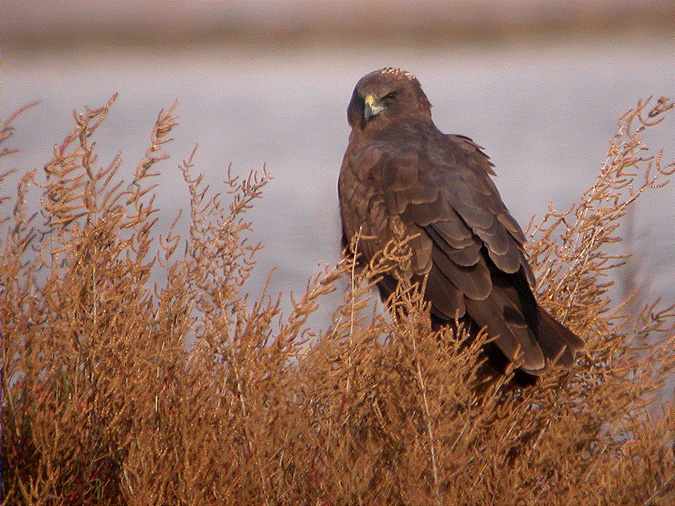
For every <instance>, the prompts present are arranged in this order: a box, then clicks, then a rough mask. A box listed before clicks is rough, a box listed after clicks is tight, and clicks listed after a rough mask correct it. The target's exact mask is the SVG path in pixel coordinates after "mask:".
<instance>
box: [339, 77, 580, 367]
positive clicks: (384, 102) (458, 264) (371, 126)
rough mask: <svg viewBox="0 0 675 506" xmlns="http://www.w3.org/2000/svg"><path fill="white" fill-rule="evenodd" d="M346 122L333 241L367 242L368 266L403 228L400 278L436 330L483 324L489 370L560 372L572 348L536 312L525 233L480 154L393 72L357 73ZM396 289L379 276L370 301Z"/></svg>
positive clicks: (573, 340)
mask: <svg viewBox="0 0 675 506" xmlns="http://www.w3.org/2000/svg"><path fill="white" fill-rule="evenodd" d="M347 117H348V121H349V125H350V126H351V134H350V137H349V145H348V146H347V150H346V152H345V155H344V159H343V162H342V167H341V169H340V177H339V181H338V195H339V201H340V216H341V220H342V232H343V244H345V245H348V244H350V243H352V239H353V238H354V236H355V235H356V234H362V235H363V236H366V237H372V239H369V240H360V241H358V242H357V244H358V246H357V247H358V253H359V254H360V255H361V258H363V259H364V260H365V261H369V260H370V259H372V258H373V255H375V254H376V253H377V251H378V250H381V249H382V248H383V247H384V246H385V245H386V244H387V243H388V242H389V241H390V240H392V239H394V238H395V237H398V236H397V234H400V231H401V230H403V232H404V233H405V235H406V236H408V237H412V240H411V242H410V243H409V245H410V249H411V252H412V259H411V262H410V269H411V272H409V273H407V275H408V276H409V277H410V278H411V279H412V280H413V282H419V283H420V285H421V286H423V287H424V290H425V291H424V296H425V299H426V300H427V301H429V302H430V306H431V317H432V321H433V322H434V323H435V324H436V325H437V326H438V325H443V324H449V323H452V322H453V321H455V319H456V317H460V318H462V319H465V320H467V321H468V322H470V323H471V325H474V326H478V327H479V328H482V327H487V331H488V333H489V334H490V335H491V336H495V337H497V339H496V340H495V341H494V343H495V344H496V348H495V349H494V350H492V351H491V352H490V354H492V355H494V353H496V354H497V355H499V357H497V362H498V363H500V364H501V366H500V367H503V366H504V365H505V364H507V363H508V362H514V365H515V366H516V367H517V368H519V369H520V370H521V371H523V372H524V373H525V376H527V377H530V375H532V376H535V377H536V376H537V375H539V374H541V373H542V372H543V371H544V370H545V369H546V366H547V363H548V362H549V361H552V360H554V359H556V358H557V359H558V363H560V364H564V365H568V366H569V365H571V364H572V363H573V361H574V353H575V351H576V350H577V349H579V348H580V347H581V346H582V345H583V342H582V341H581V340H580V339H579V338H578V337H577V336H576V335H574V334H573V333H572V332H571V331H570V330H568V329H567V328H566V327H565V326H563V325H562V324H560V323H559V322H557V321H556V320H555V319H554V318H553V317H552V316H551V315H550V314H549V313H548V312H546V310H544V309H543V308H542V307H541V306H539V305H538V304H537V302H536V300H535V297H534V295H533V293H532V289H531V284H534V276H533V274H532V270H531V269H530V266H529V264H528V261H527V258H526V257H525V254H524V251H523V246H524V243H525V235H524V234H523V231H522V230H521V228H520V226H519V225H518V223H517V222H516V220H515V219H514V218H513V217H512V216H511V214H510V213H509V211H508V209H507V208H506V206H505V205H504V203H503V202H502V198H501V196H500V194H499V191H498V190H497V187H496V186H495V184H494V182H493V181H492V179H491V177H490V176H494V175H495V173H494V171H493V165H492V163H491V162H490V160H489V158H488V156H487V155H486V154H485V153H484V152H483V150H482V148H481V147H480V146H478V145H477V144H475V143H474V142H473V141H472V140H471V139H469V138H468V137H465V136H463V135H450V134H444V133H443V132H441V131H440V130H439V129H438V128H437V127H436V125H435V124H434V122H433V120H432V118H431V104H430V102H429V100H428V99H427V97H426V95H425V94H424V92H423V91H422V87H421V86H420V83H419V81H418V80H417V78H416V77H415V76H414V75H413V74H411V73H410V72H407V71H404V70H401V69H398V68H391V67H386V68H383V69H380V70H376V71H374V72H371V73H369V74H367V75H366V76H364V77H363V78H362V79H361V80H360V81H359V82H358V83H357V84H356V87H355V88H354V92H353V94H352V97H351V101H350V102H349V107H348V109H347ZM397 230H398V232H397ZM354 242H356V241H354ZM397 283H398V282H397V280H396V279H395V277H393V276H385V277H384V278H383V279H382V280H381V281H380V282H379V285H378V288H379V291H380V294H381V296H382V297H383V298H385V299H386V297H388V296H389V295H390V294H391V293H392V292H393V291H394V290H395V289H396V286H397ZM493 346H494V345H493ZM490 354H489V356H490ZM521 374H522V373H521Z"/></svg>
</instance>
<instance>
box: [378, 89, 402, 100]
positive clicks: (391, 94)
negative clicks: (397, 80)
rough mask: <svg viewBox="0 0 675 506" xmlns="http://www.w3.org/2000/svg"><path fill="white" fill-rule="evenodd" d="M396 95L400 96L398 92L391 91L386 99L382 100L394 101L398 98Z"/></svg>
mask: <svg viewBox="0 0 675 506" xmlns="http://www.w3.org/2000/svg"><path fill="white" fill-rule="evenodd" d="M396 95H398V93H397V92H396V91H390V92H389V93H387V94H386V95H385V96H384V97H382V100H387V101H391V100H394V99H395V98H396Z"/></svg>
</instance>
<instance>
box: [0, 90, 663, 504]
mask: <svg viewBox="0 0 675 506" xmlns="http://www.w3.org/2000/svg"><path fill="white" fill-rule="evenodd" d="M114 100H115V97H113V98H112V99H111V100H110V101H109V102H108V103H106V104H105V105H104V106H103V107H101V108H98V109H86V110H85V111H83V112H82V113H77V114H75V123H76V125H75V128H74V129H73V130H72V132H71V133H70V134H69V135H68V136H67V137H66V138H65V139H64V141H63V142H62V143H61V144H59V145H57V146H55V148H54V152H53V157H52V159H51V160H49V161H48V162H47V163H46V165H45V166H44V171H43V173H42V174H38V173H36V172H34V171H33V172H28V173H26V174H24V175H23V176H22V177H21V178H20V181H19V184H18V189H17V191H16V195H15V196H14V199H13V202H14V204H13V209H11V212H10V213H9V215H8V216H7V217H5V218H4V219H5V222H4V225H3V226H4V230H3V235H2V258H0V290H1V293H0V322H1V328H0V331H1V332H2V394H3V399H2V455H3V460H4V462H3V476H2V480H3V487H4V489H3V493H4V503H5V504H311V505H319V504H321V505H339V504H345V505H347V504H471V505H479V504H672V502H670V501H672V500H673V482H672V477H673V475H674V474H675V473H674V471H675V466H674V463H675V461H674V457H673V433H672V429H673V422H674V418H673V407H672V403H670V401H669V402H668V403H666V404H663V405H661V406H660V408H659V409H656V408H655V406H654V403H653V398H654V396H655V394H656V393H657V391H658V390H659V389H660V388H661V386H662V385H663V384H664V382H665V381H667V379H668V378H672V370H673V365H674V356H673V349H674V347H673V344H674V339H675V337H674V336H673V326H672V322H673V316H674V313H673V307H672V306H671V307H670V308H663V307H661V306H657V305H656V304H655V303H651V302H647V303H646V304H645V305H644V310H643V311H642V312H641V313H640V314H639V315H637V317H635V316H634V315H633V316H631V315H630V314H629V313H628V312H626V310H625V306H622V305H616V304H613V303H612V302H611V300H610V297H609V296H608V293H607V290H608V281H607V277H606V276H607V274H608V273H610V272H611V271H612V270H613V269H615V268H616V267H617V264H619V263H621V262H623V261H626V260H627V259H626V258H620V259H617V258H615V256H613V255H612V254H611V253H610V251H611V250H610V249H608V246H611V245H612V243H614V242H615V241H617V240H619V238H618V237H616V232H617V227H618V225H619V223H620V221H621V218H622V216H623V215H624V214H625V212H626V210H627V208H628V207H629V206H630V205H631V204H632V203H633V202H634V201H635V200H636V199H637V198H639V197H640V196H641V195H642V194H643V193H644V192H645V190H647V189H651V188H657V187H659V186H662V185H663V184H665V183H666V182H667V180H668V177H669V176H670V174H672V173H673V171H674V170H675V167H674V166H673V164H672V163H671V164H665V163H664V162H663V159H662V155H661V154H656V155H653V156H652V155H649V154H648V152H647V151H645V150H646V148H645V146H644V145H643V144H642V141H641V136H642V133H643V131H644V130H645V129H646V128H649V127H651V126H652V125H653V124H655V123H657V122H659V121H660V120H661V119H663V117H664V115H665V114H666V113H667V112H668V111H670V110H672V109H673V103H672V102H670V101H668V100H666V99H661V100H659V101H658V102H656V104H655V105H653V106H652V107H651V108H648V107H647V103H644V102H640V103H638V105H637V106H636V107H635V108H634V109H632V110H631V111H629V112H628V113H627V114H626V115H625V116H624V117H622V118H621V120H620V121H619V128H618V132H617V135H616V137H614V138H613V139H612V141H611V143H610V149H609V152H608V157H607V160H606V161H605V163H604V164H603V166H602V168H601V171H600V174H599V175H598V177H597V179H596V181H595V183H594V184H593V186H592V187H591V188H589V189H588V190H587V191H586V192H584V194H583V195H582V197H581V199H580V201H579V202H578V203H577V204H576V205H574V206H573V207H572V208H570V209H569V210H567V211H556V210H554V209H551V210H550V211H549V212H548V214H546V216H545V217H544V218H543V219H542V220H541V221H539V222H538V223H536V224H535V225H533V226H532V228H531V230H533V232H532V238H533V239H532V242H531V244H530V246H529V254H530V258H531V259H532V263H533V265H534V267H535V268H536V270H537V274H538V279H539V285H538V286H537V292H538V296H539V299H540V301H541V302H542V303H543V304H544V305H545V306H546V307H547V308H548V309H549V310H550V311H552V312H553V313H554V314H555V315H556V316H557V317H559V318H560V319H561V320H563V321H565V322H566V324H568V325H570V326H571V328H572V329H574V330H575V331H576V332H578V333H579V334H580V335H582V336H583V337H584V338H585V339H586V343H587V345H586V349H585V351H584V352H583V354H582V355H581V356H580V357H579V359H578V361H577V364H576V366H575V367H574V369H573V370H571V371H564V370H557V369H553V370H551V372H550V373H549V374H547V375H546V376H545V377H543V378H542V380H541V381H540V382H539V383H538V384H537V385H536V386H534V387H529V388H526V389H518V388H506V387H505V386H506V383H507V382H508V378H503V379H502V380H500V381H496V382H491V383H485V382H484V381H483V380H482V379H481V375H480V374H479V369H480V365H481V361H482V359H481V355H480V353H479V350H480V347H481V344H483V343H484V342H485V340H486V339H487V338H488V337H487V336H486V335H484V334H483V333H481V334H479V335H478V336H469V335H468V334H467V332H466V331H465V330H463V329H462V327H461V325H460V326H459V327H458V328H457V329H456V330H454V331H453V330H451V329H446V330H444V331H442V332H436V333H435V332H433V331H432V330H431V327H430V322H429V318H428V313H427V308H426V307H425V304H424V303H423V301H422V300H421V299H420V296H419V293H418V292H417V291H416V289H415V287H401V289H400V290H399V292H398V294H397V296H396V298H395V299H394V301H393V302H392V304H393V306H394V309H395V311H396V314H397V315H398V316H397V317H396V318H393V319H392V318H386V317H383V316H382V315H378V314H374V315H373V314H370V313H369V312H368V310H367V307H368V300H369V299H370V298H371V297H372V296H373V291H372V286H373V284H374V283H375V282H376V281H377V279H378V276H380V275H381V274H382V273H383V272H386V271H387V270H389V269H391V268H392V266H395V265H397V264H398V263H400V262H405V261H406V252H405V245H402V244H398V245H397V244H394V245H390V247H389V249H388V250H387V251H385V252H383V253H382V255H381V256H379V257H378V258H376V259H375V260H374V261H373V262H371V264H370V265H369V266H367V268H365V269H364V270H357V269H356V261H355V259H354V258H349V257H345V258H343V259H342V260H341V261H340V263H339V264H338V265H337V266H336V267H335V268H334V269H328V270H327V271H325V272H322V273H320V274H318V275H317V276H316V277H315V278H313V279H312V280H310V281H309V283H308V285H307V289H306V291H305V292H304V293H303V294H302V295H301V296H300V297H298V298H295V299H293V309H292V311H291V313H290V314H288V315H286V316H283V315H281V313H280V304H279V298H278V297H277V296H270V295H267V294H263V296H261V297H259V298H257V299H253V298H251V297H250V296H249V295H248V294H247V292H246V282H247V279H248V278H249V276H250V274H251V271H252V269H253V268H254V265H255V259H254V256H255V253H256V251H257V249H258V246H257V245H255V244H251V243H249V242H248V241H247V232H248V231H249V229H250V226H251V224H250V223H249V222H248V221H247V220H246V212H247V210H248V209H249V208H250V207H251V205H252V204H253V201H254V200H255V199H257V198H258V197H260V195H261V191H262V190H263V187H264V186H265V184H266V182H267V181H268V179H269V176H268V175H267V174H266V173H265V172H254V173H252V174H251V175H250V176H249V177H247V178H246V179H239V178H236V177H233V176H231V175H229V174H228V175H227V177H226V186H227V188H228V190H227V191H228V192H229V193H230V194H231V198H230V199H228V201H227V202H224V201H223V199H222V198H221V196H220V194H219V193H215V192H213V191H212V190H211V189H210V188H208V187H207V186H205V185H204V183H203V181H202V178H201V177H199V176H196V175H194V174H193V164H194V161H193V157H194V152H193V153H192V154H191V155H190V156H189V157H188V159H186V160H185V161H184V162H183V163H182V164H181V171H182V175H183V178H184V180H185V183H186V185H187V187H188V189H189V194H190V208H189V210H190V213H189V219H188V223H189V233H188V234H187V236H186V237H184V238H182V237H180V235H179V234H178V233H177V232H176V224H177V223H178V221H179V218H180V215H179V216H178V217H177V218H176V221H175V222H174V224H173V225H172V226H171V227H169V228H168V229H167V230H164V231H161V232H160V231H158V230H157V229H158V226H157V213H158V209H157V208H156V206H155V204H154V197H153V193H152V190H153V186H152V178H153V177H156V176H158V174H159V173H158V172H157V171H156V168H157V164H158V163H159V162H161V161H162V160H163V159H164V158H165V155H164V154H163V151H162V146H163V144H165V143H166V142H168V141H169V140H170V138H169V136H170V132H171V129H172V127H173V126H174V125H175V124H176V120H175V117H174V111H173V108H170V109H169V110H167V111H162V112H161V113H160V114H159V116H158V118H157V121H156V122H155V124H154V127H153V129H152V134H151V140H150V146H149V148H148V150H147V152H146V156H145V158H144V159H143V160H141V161H140V162H139V163H138V165H137V168H136V170H135V173H134V179H133V181H132V182H131V183H130V184H125V183H123V182H122V180H121V179H120V177H119V176H118V170H119V168H120V164H121V159H120V158H119V157H116V158H114V159H113V160H112V161H111V162H110V163H108V164H100V163H99V161H98V159H97V156H96V147H95V144H94V142H93V141H92V135H93V134H94V133H95V131H96V129H97V128H98V126H99V125H100V124H101V122H102V121H104V119H105V117H106V114H107V113H108V110H109V108H110V107H111V106H112V104H113V102H114ZM10 123H11V120H10V122H9V123H8V122H6V123H5V124H4V125H3V126H2V129H1V130H0V142H5V143H6V141H7V139H8V138H9V137H10V135H11V132H12V130H11V124H10ZM0 147H1V146H0ZM1 154H2V155H7V154H10V152H9V150H8V149H5V150H4V151H2V152H1ZM31 188H32V189H33V190H37V191H39V192H40V193H41V195H42V200H41V206H40V209H39V210H38V212H37V213H36V214H31V210H30V209H28V208H27V207H28V206H27V204H26V202H27V195H28V194H29V192H30V191H31ZM4 207H5V208H7V207H8V205H5V206H4ZM153 269H158V270H160V271H161V272H162V273H163V280H164V282H163V284H162V286H161V287H153V285H152V283H151V281H150V275H151V273H152V271H153ZM341 276H344V277H346V278H348V279H349V280H350V285H351V286H350V289H349V290H347V292H346V294H345V300H344V303H343V304H342V305H341V306H340V307H339V308H338V309H337V311H336V313H335V316H334V320H333V324H332V325H331V326H330V327H329V329H328V330H326V331H325V332H321V333H314V332H312V331H311V330H310V329H308V328H307V323H306V321H307V318H308V316H309V315H310V314H311V313H312V312H313V311H315V310H316V308H317V305H318V303H319V299H320V297H321V296H322V295H323V294H325V293H328V292H330V291H332V290H334V285H335V282H336V280H337V279H338V278H339V277H341ZM192 340H194V344H193V345H191V346H188V342H192ZM638 347H640V348H641V350H640V351H639V352H638V351H636V348H638ZM648 408H651V410H648ZM650 413H651V414H650ZM654 413H656V415H654Z"/></svg>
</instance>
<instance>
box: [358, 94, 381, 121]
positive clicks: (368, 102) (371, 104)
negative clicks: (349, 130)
mask: <svg viewBox="0 0 675 506" xmlns="http://www.w3.org/2000/svg"><path fill="white" fill-rule="evenodd" d="M383 110H384V106H383V105H382V104H381V103H380V102H378V101H377V99H376V98H375V97H374V96H373V95H368V96H367V97H366V98H365V107H364V109H363V118H364V119H365V120H366V121H368V120H370V119H371V118H373V117H375V116H377V115H378V114H380V113H381V112H382V111H383Z"/></svg>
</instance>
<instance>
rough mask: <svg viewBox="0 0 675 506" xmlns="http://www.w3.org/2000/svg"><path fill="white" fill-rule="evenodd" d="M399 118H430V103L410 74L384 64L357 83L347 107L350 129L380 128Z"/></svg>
mask: <svg viewBox="0 0 675 506" xmlns="http://www.w3.org/2000/svg"><path fill="white" fill-rule="evenodd" d="M400 117H415V118H420V119H431V104H430V103H429V99H427V96H426V95H425V94H424V92H423V91H422V86H420V83H419V81H418V80H417V78H416V77H415V76H414V75H413V74H411V73H410V72H407V71H405V70H402V69H398V68H393V67H385V68H383V69H380V70H376V71H374V72H371V73H369V74H366V75H365V76H363V77H362V78H361V79H360V80H359V82H358V83H356V87H355V88H354V93H353V94H352V99H351V101H350V102H349V108H348V109H347V119H348V120H349V124H350V125H351V127H352V129H359V130H366V129H368V130H371V129H373V130H374V129H378V128H383V127H384V126H385V125H387V124H388V123H389V122H391V120H393V119H395V118H400Z"/></svg>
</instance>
